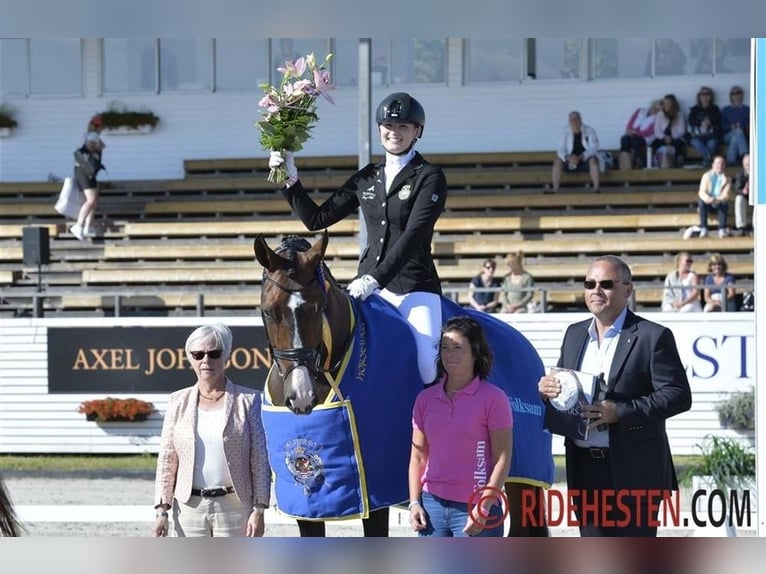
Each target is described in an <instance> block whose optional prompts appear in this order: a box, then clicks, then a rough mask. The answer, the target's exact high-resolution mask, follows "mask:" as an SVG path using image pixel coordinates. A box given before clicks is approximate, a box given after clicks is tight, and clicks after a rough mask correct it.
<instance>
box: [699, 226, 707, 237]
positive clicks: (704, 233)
mask: <svg viewBox="0 0 766 574" xmlns="http://www.w3.org/2000/svg"><path fill="white" fill-rule="evenodd" d="M699 237H707V227H702V228H701V229H700V234H699Z"/></svg>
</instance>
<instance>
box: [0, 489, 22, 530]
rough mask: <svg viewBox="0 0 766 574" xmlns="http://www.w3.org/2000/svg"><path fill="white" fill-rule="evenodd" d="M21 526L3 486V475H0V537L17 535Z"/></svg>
mask: <svg viewBox="0 0 766 574" xmlns="http://www.w3.org/2000/svg"><path fill="white" fill-rule="evenodd" d="M22 531H23V528H22V526H21V523H20V522H19V519H18V517H17V516H16V510H15V509H14V508H13V503H12V502H11V497H10V495H9V494H8V490H7V489H6V487H5V482H4V481H3V477H2V476H0V537H4V536H19V535H21V533H22Z"/></svg>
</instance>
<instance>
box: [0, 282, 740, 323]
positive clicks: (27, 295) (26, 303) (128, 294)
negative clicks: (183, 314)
mask: <svg viewBox="0 0 766 574" xmlns="http://www.w3.org/2000/svg"><path fill="white" fill-rule="evenodd" d="M700 288H703V286H700ZM735 288H736V289H737V291H738V292H747V291H753V290H754V283H753V281H744V280H743V281H739V282H737V283H736V284H735ZM258 289H260V287H259V286H258V287H257V288H256V293H257V292H258V291H257V290H258ZM641 289H651V290H657V289H662V284H659V285H658V284H657V283H641V282H636V283H634V290H633V293H632V295H631V298H630V302H629V308H630V309H631V310H634V311H635V310H636V309H637V307H638V304H637V297H636V295H637V293H638V292H640V290H641ZM242 290H243V289H242V288H241V287H240V288H233V287H229V288H220V287H218V288H216V287H210V288H207V289H200V290H197V291H189V292H185V294H186V295H189V294H194V295H195V296H196V300H195V306H194V308H195V312H196V316H197V317H203V316H205V315H206V314H207V312H208V310H209V308H208V306H207V305H206V304H205V297H206V295H211V294H217V295H221V294H223V295H226V294H232V295H233V294H241V293H242ZM582 290H583V288H582V285H577V284H561V285H534V286H532V287H523V288H522V287H520V288H519V289H518V291H525V292H527V291H533V292H535V294H536V296H535V297H534V298H533V300H535V301H538V302H539V306H538V307H539V311H540V312H543V313H544V312H546V311H547V310H548V309H549V301H550V294H551V293H554V292H555V293H561V292H576V293H580V292H582ZM470 291H473V292H475V293H481V292H491V293H498V292H500V291H502V289H501V288H492V287H482V288H471V287H468V286H457V285H448V286H445V287H444V288H443V293H444V295H445V297H448V298H450V299H452V300H453V301H455V302H457V303H460V298H461V295H464V294H466V293H468V292H470ZM179 293H184V291H183V289H172V288H169V289H161V288H140V287H139V288H130V289H105V290H100V289H90V290H87V292H86V293H85V294H86V295H90V296H98V297H101V298H102V299H103V300H106V299H111V300H112V301H113V304H112V305H102V306H101V308H102V309H103V308H108V309H111V310H113V316H115V317H119V316H121V315H122V314H123V312H124V310H125V308H126V302H127V305H129V306H130V308H131V309H133V308H136V307H138V308H141V307H145V308H146V309H147V311H148V310H149V309H154V310H159V309H163V308H165V309H170V308H173V307H184V308H188V306H183V305H172V304H168V305H165V306H164V307H163V306H151V305H143V306H142V305H130V304H129V303H130V301H129V300H130V299H131V298H135V297H156V296H160V295H163V294H174V295H178V294H179ZM74 295H83V288H82V287H74V288H55V289H50V290H43V291H32V290H30V291H26V290H21V289H4V290H0V311H5V312H11V313H15V314H16V315H18V316H29V313H30V311H31V314H32V317H35V318H41V317H44V316H45V310H46V302H47V303H48V304H49V307H54V308H55V307H56V303H57V300H59V299H60V298H61V297H66V296H74ZM572 304H573V305H575V304H576V303H574V302H573V303H572ZM211 308H212V307H211ZM216 308H218V307H216ZM232 308H233V309H236V307H232ZM583 310H584V305H583ZM131 314H134V313H131ZM146 314H147V315H148V314H149V313H148V312H147V313H146Z"/></svg>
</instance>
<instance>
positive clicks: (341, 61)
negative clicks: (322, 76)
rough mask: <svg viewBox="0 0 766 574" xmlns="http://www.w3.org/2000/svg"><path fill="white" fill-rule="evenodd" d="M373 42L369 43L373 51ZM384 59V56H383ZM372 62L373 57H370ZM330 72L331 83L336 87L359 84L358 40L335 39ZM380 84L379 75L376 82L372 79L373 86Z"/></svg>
mask: <svg viewBox="0 0 766 574" xmlns="http://www.w3.org/2000/svg"><path fill="white" fill-rule="evenodd" d="M375 44H376V42H375V40H372V42H371V50H372V51H373V52H374V51H375ZM383 56H384V58H385V54H384V55H383ZM370 60H371V61H373V62H374V60H375V59H374V57H373V56H372V54H371V55H370ZM330 66H331V67H330V70H331V72H332V75H331V81H332V83H333V84H336V85H338V86H356V85H357V84H358V83H359V39H357V38H337V39H336V40H335V42H334V43H333V56H332V63H331V65H330ZM380 83H381V78H380V75H378V80H377V82H376V80H375V77H373V78H372V84H373V85H376V84H377V85H379V84H380Z"/></svg>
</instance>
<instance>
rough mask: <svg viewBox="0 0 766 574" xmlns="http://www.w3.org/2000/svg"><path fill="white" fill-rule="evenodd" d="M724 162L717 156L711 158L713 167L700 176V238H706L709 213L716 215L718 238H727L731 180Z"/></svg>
mask: <svg viewBox="0 0 766 574" xmlns="http://www.w3.org/2000/svg"><path fill="white" fill-rule="evenodd" d="M725 169H726V160H725V159H723V156H721V155H717V156H715V157H714V158H713V166H712V167H711V169H710V170H708V171H706V172H705V173H703V174H702V179H701V180H700V187H699V192H698V196H699V199H698V200H697V209H698V210H699V214H700V225H699V227H700V234H699V236H700V237H707V234H708V232H707V216H708V213H709V212H710V211H714V212H716V213H717V214H718V237H728V236H729V227H728V225H729V223H728V221H729V199H731V198H730V194H731V180H730V179H729V176H728V175H726V172H725V171H724V170H725Z"/></svg>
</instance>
